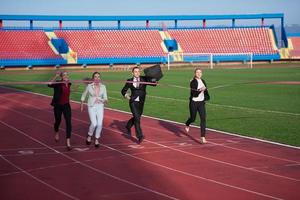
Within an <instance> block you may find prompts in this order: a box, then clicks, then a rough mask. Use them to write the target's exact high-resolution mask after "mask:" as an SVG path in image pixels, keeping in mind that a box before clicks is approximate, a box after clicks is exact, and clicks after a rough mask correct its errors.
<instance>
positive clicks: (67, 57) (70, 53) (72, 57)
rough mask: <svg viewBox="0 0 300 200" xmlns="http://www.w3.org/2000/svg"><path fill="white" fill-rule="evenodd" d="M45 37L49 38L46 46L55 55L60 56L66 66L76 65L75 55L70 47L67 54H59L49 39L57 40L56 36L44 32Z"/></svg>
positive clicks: (52, 33)
mask: <svg viewBox="0 0 300 200" xmlns="http://www.w3.org/2000/svg"><path fill="white" fill-rule="evenodd" d="M45 34H46V35H47V37H48V38H49V41H48V45H49V46H50V48H51V49H52V50H53V52H54V53H55V54H56V55H60V56H61V57H62V58H63V59H65V60H66V61H67V63H68V64H77V53H76V52H74V51H73V50H72V49H71V48H70V47H68V48H69V51H68V53H65V54H64V53H62V54H59V52H58V51H57V50H56V48H55V47H54V46H53V44H52V42H51V39H57V38H58V37H57V35H56V34H55V33H54V32H45Z"/></svg>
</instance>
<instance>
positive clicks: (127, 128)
mask: <svg viewBox="0 0 300 200" xmlns="http://www.w3.org/2000/svg"><path fill="white" fill-rule="evenodd" d="M126 131H127V132H126V133H125V134H126V135H128V136H131V128H129V127H127V126H126Z"/></svg>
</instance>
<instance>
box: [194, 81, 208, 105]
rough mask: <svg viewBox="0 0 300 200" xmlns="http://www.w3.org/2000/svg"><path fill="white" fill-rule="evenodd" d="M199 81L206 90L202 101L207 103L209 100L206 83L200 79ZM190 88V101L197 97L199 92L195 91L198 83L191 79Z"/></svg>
mask: <svg viewBox="0 0 300 200" xmlns="http://www.w3.org/2000/svg"><path fill="white" fill-rule="evenodd" d="M201 81H202V82H203V84H204V85H205V87H206V89H205V90H204V101H208V100H209V99H210V96H209V93H208V90H207V86H206V82H205V81H204V80H203V79H201ZM190 88H191V96H190V100H192V98H194V97H197V96H198V95H199V94H200V93H201V92H200V91H197V89H198V81H197V79H195V78H194V79H193V80H192V81H191V83H190Z"/></svg>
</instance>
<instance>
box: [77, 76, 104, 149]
mask: <svg viewBox="0 0 300 200" xmlns="http://www.w3.org/2000/svg"><path fill="white" fill-rule="evenodd" d="M92 77H93V82H92V83H90V84H88V85H87V86H86V88H85V91H84V92H83V94H82V96H81V111H83V103H84V101H85V99H86V97H87V96H88V102H87V106H88V113H89V117H90V120H91V125H90V127H89V131H88V135H87V138H86V144H87V145H90V144H91V142H92V136H93V134H94V132H95V147H96V148H98V147H99V138H100V136H101V131H102V124H103V114H104V104H106V103H107V102H108V99H107V93H106V87H105V85H103V84H102V83H101V82H100V73H99V72H94V73H93V76H92Z"/></svg>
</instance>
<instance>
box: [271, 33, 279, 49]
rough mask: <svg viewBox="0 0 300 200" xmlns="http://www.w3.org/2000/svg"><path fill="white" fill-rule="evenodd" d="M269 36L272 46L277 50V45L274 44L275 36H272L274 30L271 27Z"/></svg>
mask: <svg viewBox="0 0 300 200" xmlns="http://www.w3.org/2000/svg"><path fill="white" fill-rule="evenodd" d="M269 37H270V40H271V42H272V47H273V49H274V50H278V48H277V45H276V42H275V36H274V32H273V30H272V29H269Z"/></svg>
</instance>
